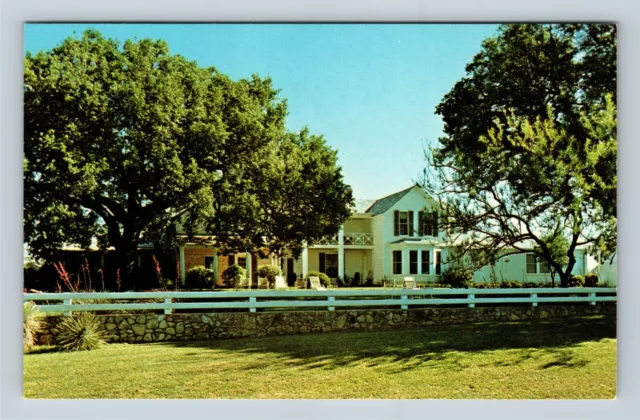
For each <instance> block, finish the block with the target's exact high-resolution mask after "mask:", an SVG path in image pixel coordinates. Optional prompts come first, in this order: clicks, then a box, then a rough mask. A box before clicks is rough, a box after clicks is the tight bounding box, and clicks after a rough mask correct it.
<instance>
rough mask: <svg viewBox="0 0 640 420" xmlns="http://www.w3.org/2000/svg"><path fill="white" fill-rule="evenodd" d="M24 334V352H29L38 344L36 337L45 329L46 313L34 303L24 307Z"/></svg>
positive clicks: (28, 303)
mask: <svg viewBox="0 0 640 420" xmlns="http://www.w3.org/2000/svg"><path fill="white" fill-rule="evenodd" d="M22 311H23V317H22V333H23V342H24V350H25V351H28V350H29V349H30V348H31V347H33V345H34V344H35V343H36V336H37V334H38V333H39V332H41V331H42V330H43V329H44V326H45V323H44V317H45V315H44V313H43V312H42V311H41V310H40V308H38V306H37V305H36V304H35V303H33V302H25V303H24V304H23V305H22Z"/></svg>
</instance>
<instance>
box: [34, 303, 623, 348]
mask: <svg viewBox="0 0 640 420" xmlns="http://www.w3.org/2000/svg"><path fill="white" fill-rule="evenodd" d="M598 314H602V315H610V316H615V314H616V305H615V304H611V303H606V304H598V305H593V306H592V305H585V304H576V305H557V306H542V307H535V308H534V307H523V306H520V307H518V306H505V307H479V308H426V309H409V310H406V311H403V310H400V309H376V310H336V311H331V312H329V311H324V312H322V311H315V312H314V311H307V312H303V311H300V312H257V313H249V312H229V313H208V314H169V315H158V314H145V315H112V316H110V315H101V316H99V319H100V320H101V322H102V323H103V324H104V326H105V328H106V330H107V332H108V333H109V335H110V340H111V341H113V342H127V343H138V342H155V341H187V340H211V339H224V338H236V337H265V336H272V335H282V334H305V333H320V332H331V331H354V330H367V331H372V330H389V329H401V328H416V327H428V326H432V325H448V324H451V325H453V324H465V323H471V322H487V321H501V322H510V321H511V322H512V321H527V320H540V319H546V318H558V317H568V316H580V315H598ZM58 319H60V318H59V317H50V318H48V324H49V329H48V330H47V331H45V332H44V333H43V334H42V336H41V337H40V343H41V344H54V342H55V338H54V336H53V334H52V333H51V328H52V327H53V326H55V324H56V322H57V321H58Z"/></svg>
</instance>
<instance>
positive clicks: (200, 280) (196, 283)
mask: <svg viewBox="0 0 640 420" xmlns="http://www.w3.org/2000/svg"><path fill="white" fill-rule="evenodd" d="M184 286H185V288H187V289H211V288H213V272H212V271H211V270H210V269H208V268H206V267H205V266H203V265H198V266H195V267H192V268H190V269H189V271H187V275H186V276H185V278H184Z"/></svg>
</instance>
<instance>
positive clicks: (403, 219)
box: [398, 211, 409, 235]
mask: <svg viewBox="0 0 640 420" xmlns="http://www.w3.org/2000/svg"><path fill="white" fill-rule="evenodd" d="M398 216H399V226H400V235H408V234H409V213H407V212H406V211H401V212H400V213H399V215H398Z"/></svg>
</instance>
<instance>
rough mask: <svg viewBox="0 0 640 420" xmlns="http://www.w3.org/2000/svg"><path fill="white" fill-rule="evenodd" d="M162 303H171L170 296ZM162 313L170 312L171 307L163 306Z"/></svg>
mask: <svg viewBox="0 0 640 420" xmlns="http://www.w3.org/2000/svg"><path fill="white" fill-rule="evenodd" d="M164 303H169V304H171V298H165V300H164ZM164 313H165V315H166V314H170V313H171V308H165V310H164Z"/></svg>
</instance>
